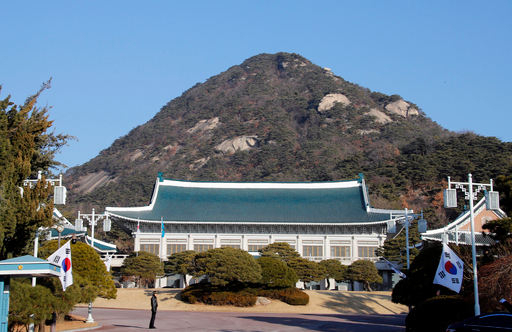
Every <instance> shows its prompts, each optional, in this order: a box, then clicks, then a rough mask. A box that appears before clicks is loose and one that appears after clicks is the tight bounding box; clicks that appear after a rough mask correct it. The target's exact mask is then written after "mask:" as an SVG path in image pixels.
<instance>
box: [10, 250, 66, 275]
mask: <svg viewBox="0 0 512 332" xmlns="http://www.w3.org/2000/svg"><path fill="white" fill-rule="evenodd" d="M59 273H60V266H58V265H55V264H52V263H50V262H48V261H47V260H44V259H41V258H37V257H34V256H30V255H26V256H21V257H15V258H10V259H6V260H3V261H0V275H5V276H11V277H32V276H33V277H37V276H40V277H45V276H46V277H50V276H59Z"/></svg>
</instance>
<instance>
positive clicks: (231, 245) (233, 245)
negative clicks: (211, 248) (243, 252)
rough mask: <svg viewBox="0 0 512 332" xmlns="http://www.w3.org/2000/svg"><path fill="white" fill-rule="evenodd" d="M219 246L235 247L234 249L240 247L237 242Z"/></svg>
mask: <svg viewBox="0 0 512 332" xmlns="http://www.w3.org/2000/svg"><path fill="white" fill-rule="evenodd" d="M220 247H221V248H235V249H240V245H239V244H222V245H221V246H220Z"/></svg>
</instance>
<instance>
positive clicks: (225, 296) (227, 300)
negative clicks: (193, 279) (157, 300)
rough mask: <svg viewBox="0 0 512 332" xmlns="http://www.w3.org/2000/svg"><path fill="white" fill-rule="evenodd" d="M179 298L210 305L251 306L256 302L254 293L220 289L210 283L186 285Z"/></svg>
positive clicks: (192, 302) (191, 302)
mask: <svg viewBox="0 0 512 332" xmlns="http://www.w3.org/2000/svg"><path fill="white" fill-rule="evenodd" d="M180 298H181V299H182V300H183V301H185V302H188V303H190V304H194V303H196V302H201V303H204V304H210V305H232V306H235V307H251V306H253V305H254V304H255V303H256V298H257V297H256V295H254V294H251V293H249V292H246V291H244V290H240V291H228V290H222V289H220V288H218V287H212V285H211V284H195V285H191V286H188V287H187V288H185V289H184V290H183V291H182V292H181V293H180Z"/></svg>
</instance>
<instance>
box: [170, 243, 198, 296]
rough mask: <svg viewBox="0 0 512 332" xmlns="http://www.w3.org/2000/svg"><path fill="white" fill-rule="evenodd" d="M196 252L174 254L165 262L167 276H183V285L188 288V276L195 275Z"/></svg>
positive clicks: (187, 251)
mask: <svg viewBox="0 0 512 332" xmlns="http://www.w3.org/2000/svg"><path fill="white" fill-rule="evenodd" d="M196 254H197V253H196V252H195V251H193V250H186V251H181V252H177V253H174V254H172V255H171V256H169V258H168V259H167V261H166V262H164V271H165V273H166V274H181V275H182V277H183V285H185V287H187V274H192V273H193V268H194V265H193V264H194V258H195V256H196Z"/></svg>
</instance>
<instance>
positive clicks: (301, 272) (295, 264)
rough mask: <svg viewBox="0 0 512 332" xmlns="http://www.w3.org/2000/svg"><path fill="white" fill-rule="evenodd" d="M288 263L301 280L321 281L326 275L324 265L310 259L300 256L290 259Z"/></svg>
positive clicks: (306, 281)
mask: <svg viewBox="0 0 512 332" xmlns="http://www.w3.org/2000/svg"><path fill="white" fill-rule="evenodd" d="M287 264H288V266H289V267H291V268H292V269H293V270H294V271H295V273H296V274H297V277H298V278H299V280H301V281H302V282H305V283H308V282H312V281H320V280H322V279H324V278H325V276H326V271H325V269H324V267H323V266H321V265H320V264H318V263H317V262H313V261H310V260H309V259H305V258H302V257H298V258H294V259H292V260H290V261H289V262H288V263H287Z"/></svg>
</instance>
